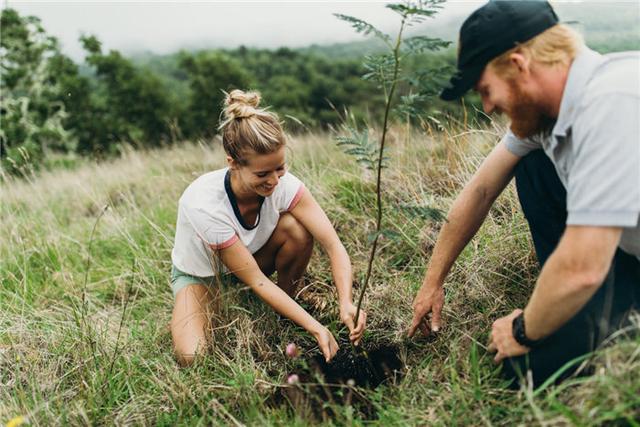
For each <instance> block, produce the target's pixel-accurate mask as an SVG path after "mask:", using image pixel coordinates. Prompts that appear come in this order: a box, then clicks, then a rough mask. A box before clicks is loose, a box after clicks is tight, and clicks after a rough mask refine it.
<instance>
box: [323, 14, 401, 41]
mask: <svg viewBox="0 0 640 427" xmlns="http://www.w3.org/2000/svg"><path fill="white" fill-rule="evenodd" d="M333 15H334V16H335V17H336V18H338V19H340V20H342V21H345V22H347V23H348V24H350V25H351V26H352V27H353V29H355V30H356V32H357V33H361V34H362V35H365V36H368V35H369V34H373V35H374V36H376V37H377V38H379V39H380V40H382V41H383V42H385V43H386V44H387V45H388V46H389V43H390V40H391V38H390V37H389V36H388V35H387V34H385V33H383V32H382V31H380V30H379V29H377V28H376V27H374V26H373V25H371V24H369V23H368V22H366V21H363V20H362V19H358V18H355V17H353V16H349V15H342V14H340V13H334V14H333Z"/></svg>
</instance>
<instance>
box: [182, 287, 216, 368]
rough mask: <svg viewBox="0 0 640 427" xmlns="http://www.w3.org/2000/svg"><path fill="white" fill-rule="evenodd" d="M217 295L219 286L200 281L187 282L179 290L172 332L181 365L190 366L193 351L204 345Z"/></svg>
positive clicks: (203, 348)
mask: <svg viewBox="0 0 640 427" xmlns="http://www.w3.org/2000/svg"><path fill="white" fill-rule="evenodd" d="M218 299H219V291H218V290H214V289H211V288H207V287H206V286H204V285H201V284H193V285H189V286H186V287H184V288H182V289H180V290H179V291H178V294H177V295H176V302H175V306H174V307H173V317H172V319H171V336H172V338H173V348H174V351H175V355H176V358H177V359H178V363H179V364H180V365H182V366H190V365H191V364H193V362H194V360H195V357H196V355H197V354H199V353H202V352H203V351H204V350H205V349H206V348H207V346H208V344H209V340H210V337H211V316H212V314H213V313H212V311H213V309H214V306H215V304H216V302H217V300H218Z"/></svg>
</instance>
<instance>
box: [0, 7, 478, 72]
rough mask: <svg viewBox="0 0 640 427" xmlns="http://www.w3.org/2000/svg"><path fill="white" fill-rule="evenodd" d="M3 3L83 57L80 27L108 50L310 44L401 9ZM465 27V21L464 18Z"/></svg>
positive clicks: (460, 11) (392, 21)
mask: <svg viewBox="0 0 640 427" xmlns="http://www.w3.org/2000/svg"><path fill="white" fill-rule="evenodd" d="M0 1H2V6H3V7H7V6H8V7H11V8H14V9H17V10H18V11H19V12H20V14H22V15H35V16H37V17H39V18H40V19H41V20H42V23H43V26H44V28H45V30H46V31H47V33H48V34H50V35H53V36H56V37H57V38H58V40H59V41H60V43H61V45H62V49H63V52H65V53H66V54H68V55H70V56H71V57H72V58H73V59H75V60H81V59H82V58H83V56H84V55H83V51H82V48H81V47H80V44H79V42H78V37H79V35H80V34H81V33H83V32H84V33H89V34H95V35H97V36H98V39H100V41H102V43H103V46H104V47H105V49H107V50H108V49H117V50H120V51H122V52H124V53H132V52H138V51H143V50H151V51H153V52H155V53H170V52H175V51H177V50H178V49H180V48H208V47H237V46H239V45H242V44H244V45H247V46H255V47H269V48H273V47H279V46H291V47H300V46H307V45H310V44H312V43H318V44H325V43H334V42H343V41H351V40H359V39H362V36H359V35H358V34H356V33H355V32H354V31H353V29H352V28H351V27H350V26H349V25H347V24H346V23H344V22H342V21H339V20H338V19H336V18H335V17H334V16H333V15H332V14H333V13H342V14H346V15H353V16H356V17H358V18H361V19H365V20H367V21H369V22H371V23H373V24H374V25H377V26H379V27H380V28H381V29H383V30H388V31H389V30H393V29H394V28H396V26H397V24H398V19H397V15H396V14H395V13H394V12H392V11H390V10H388V9H386V8H385V4H386V3H388V2H375V1H368V2H363V1H360V2H357V1H331V2H328V1H325V2H321V1H295V2H294V1H289V2H282V1H281V2H274V1H259V2H258V1H252V2H246V1H227V2H223V1H217V2H214V1H199V2H178V1H173V2H168V1H145V2H140V1H138V2H132V1H108V2H104V1H102V2H98V1H64V2H62V1H25V0H21V1H17V0H0ZM482 3H483V1H482V0H476V1H472V0H465V1H462V0H458V1H456V0H450V1H449V2H447V3H446V7H445V9H444V10H443V11H442V12H441V13H440V15H439V17H438V18H437V19H438V20H451V19H454V20H459V19H462V17H460V18H459V19H455V17H456V16H461V15H467V14H468V13H469V12H470V11H471V10H473V9H475V8H476V7H478V6H479V5H480V4H482ZM458 25H459V24H458Z"/></svg>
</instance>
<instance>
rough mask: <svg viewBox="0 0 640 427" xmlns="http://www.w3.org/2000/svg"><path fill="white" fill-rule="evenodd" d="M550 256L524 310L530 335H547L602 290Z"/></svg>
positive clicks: (537, 337)
mask: <svg viewBox="0 0 640 427" xmlns="http://www.w3.org/2000/svg"><path fill="white" fill-rule="evenodd" d="M589 284H590V283H589V282H588V281H586V280H585V276H584V275H581V274H575V273H574V272H571V271H567V270H566V269H564V268H563V267H562V265H561V263H560V262H558V261H557V259H554V258H553V256H552V257H550V258H549V259H548V261H547V263H546V264H545V267H544V269H543V270H542V273H541V274H540V277H539V278H538V282H537V283H536V287H535V290H534V292H533V295H531V299H530V300H529V304H527V307H526V308H525V310H524V317H525V318H524V321H525V325H526V333H527V337H528V338H530V339H532V340H538V339H541V338H544V337H546V336H548V335H550V334H551V333H553V332H554V331H556V330H557V329H558V328H560V326H562V325H564V324H565V323H566V322H567V321H568V320H569V319H570V318H571V317H573V316H574V315H575V314H576V313H577V312H578V311H579V310H580V309H581V308H582V307H583V306H584V305H585V304H586V303H587V301H589V299H590V298H591V297H592V296H593V294H594V293H595V292H596V291H597V290H598V288H597V287H596V286H589Z"/></svg>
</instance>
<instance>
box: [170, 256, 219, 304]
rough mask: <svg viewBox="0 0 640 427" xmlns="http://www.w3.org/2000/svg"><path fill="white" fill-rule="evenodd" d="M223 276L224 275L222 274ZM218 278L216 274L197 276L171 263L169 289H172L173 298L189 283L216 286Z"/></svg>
mask: <svg viewBox="0 0 640 427" xmlns="http://www.w3.org/2000/svg"><path fill="white" fill-rule="evenodd" d="M223 278H224V276H223ZM217 282H218V278H217V277H216V276H209V277H198V276H192V275H190V274H187V273H185V272H184V271H180V270H178V268H176V266H175V265H173V264H171V291H173V298H175V297H176V295H178V292H179V291H180V290H181V289H182V288H185V287H187V286H189V285H203V286H210V287H213V286H216V285H217Z"/></svg>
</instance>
